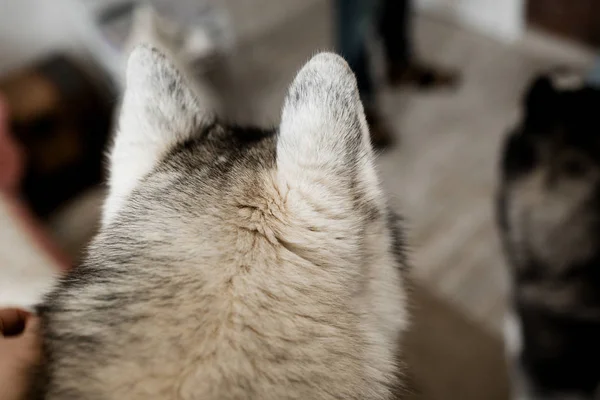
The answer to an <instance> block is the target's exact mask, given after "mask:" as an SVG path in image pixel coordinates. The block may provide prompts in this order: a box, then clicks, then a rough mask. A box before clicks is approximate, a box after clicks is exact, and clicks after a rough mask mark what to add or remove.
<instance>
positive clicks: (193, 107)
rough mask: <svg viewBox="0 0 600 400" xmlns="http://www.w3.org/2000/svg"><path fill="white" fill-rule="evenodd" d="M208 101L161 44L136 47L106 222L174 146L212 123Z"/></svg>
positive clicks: (117, 140) (114, 151) (131, 58)
mask: <svg viewBox="0 0 600 400" xmlns="http://www.w3.org/2000/svg"><path fill="white" fill-rule="evenodd" d="M208 104H209V102H208V99H203V98H201V97H200V92H199V91H197V90H195V89H194V88H193V87H192V86H191V85H190V84H189V83H188V81H187V80H186V79H185V78H184V76H183V75H182V74H181V73H180V72H179V71H178V70H177V68H176V67H175V66H174V64H173V63H172V62H171V61H170V60H168V59H167V57H166V56H164V55H163V54H162V53H160V52H159V51H158V50H157V49H155V48H152V47H149V46H146V45H142V46H138V47H136V48H135V49H134V50H133V51H132V52H131V55H130V56H129V61H128V63H127V78H126V89H125V94H124V97H123V102H122V105H121V112H120V116H119V120H118V131H117V133H116V136H115V140H114V146H113V149H112V152H111V154H110V177H109V194H108V198H107V200H106V203H105V208H104V218H103V222H104V224H106V223H108V222H109V221H110V220H111V219H112V217H113V216H114V215H115V213H117V212H118V211H119V208H120V207H121V204H122V202H123V200H124V199H125V198H126V197H127V196H128V195H129V194H130V193H131V191H132V190H133V189H134V188H135V186H136V185H137V184H138V182H139V181H140V180H141V179H142V178H143V177H144V176H145V175H146V174H148V173H149V172H150V171H151V170H152V168H153V167H154V166H155V165H156V164H157V163H158V162H159V161H160V160H161V158H162V157H163V156H164V155H165V154H166V153H167V152H168V151H169V150H170V149H171V148H173V146H175V145H176V144H178V143H181V142H183V141H185V140H186V139H188V138H189V137H190V136H191V135H193V134H194V133H196V132H198V130H200V129H201V128H202V127H203V126H206V125H208V124H210V123H211V122H212V119H213V117H212V113H211V111H209V107H208Z"/></svg>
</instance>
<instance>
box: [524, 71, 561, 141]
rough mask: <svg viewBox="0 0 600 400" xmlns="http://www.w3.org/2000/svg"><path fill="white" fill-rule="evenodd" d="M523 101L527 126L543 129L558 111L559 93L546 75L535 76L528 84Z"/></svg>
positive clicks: (549, 123)
mask: <svg viewBox="0 0 600 400" xmlns="http://www.w3.org/2000/svg"><path fill="white" fill-rule="evenodd" d="M523 103H524V108H525V123H526V125H527V126H529V127H531V128H534V129H538V128H539V129H543V128H544V127H545V126H546V125H551V124H552V123H553V122H554V121H555V117H556V113H557V112H558V111H559V110H558V107H559V93H558V91H557V90H556V88H555V87H554V84H553V82H552V78H551V77H549V76H547V75H541V76H539V77H537V78H536V79H535V80H534V81H533V83H532V84H531V85H530V86H529V89H528V90H527V93H526V94H525V96H524V100H523ZM538 133H540V132H538Z"/></svg>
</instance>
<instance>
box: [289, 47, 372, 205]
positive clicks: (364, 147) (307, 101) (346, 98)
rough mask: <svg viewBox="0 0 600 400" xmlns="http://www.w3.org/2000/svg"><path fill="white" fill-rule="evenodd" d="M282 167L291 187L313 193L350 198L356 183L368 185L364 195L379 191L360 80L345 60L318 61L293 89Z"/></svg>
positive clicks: (306, 68) (327, 58)
mask: <svg viewBox="0 0 600 400" xmlns="http://www.w3.org/2000/svg"><path fill="white" fill-rule="evenodd" d="M277 168H278V172H279V174H280V175H281V176H282V177H283V178H284V180H285V181H287V182H288V183H289V184H291V185H302V186H304V188H305V189H306V190H309V191H311V192H313V193H314V192H315V190H323V191H324V192H329V193H331V191H336V192H338V193H339V192H340V191H345V192H346V193H347V194H350V191H352V190H353V189H352V187H353V185H354V186H355V184H356V183H358V185H359V186H361V185H362V184H364V185H367V187H365V188H364V189H365V190H361V191H362V192H372V191H373V190H375V191H377V192H378V184H377V178H376V174H375V167H374V155H373V150H372V148H371V143H370V137H369V128H368V125H367V122H366V119H365V113H364V110H363V106H362V103H361V101H360V97H359V93H358V88H357V84H356V79H355V77H354V74H353V73H352V70H351V69H350V67H349V66H348V64H347V63H346V62H345V61H344V59H343V58H341V57H340V56H337V55H335V54H332V53H321V54H318V55H316V56H314V57H313V58H312V59H311V60H310V61H309V62H308V63H307V64H306V65H305V66H304V67H303V68H302V69H301V70H300V72H298V74H297V76H296V78H295V79H294V81H293V83H292V84H291V85H290V88H289V91H288V94H287V97H286V100H285V103H284V107H283V111H282V115H281V125H280V128H279V141H278V146H277ZM355 189H356V188H355ZM323 195H326V194H325V193H323Z"/></svg>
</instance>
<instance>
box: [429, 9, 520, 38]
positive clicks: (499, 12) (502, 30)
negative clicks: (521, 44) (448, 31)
mask: <svg viewBox="0 0 600 400" xmlns="http://www.w3.org/2000/svg"><path fill="white" fill-rule="evenodd" d="M524 2H525V0H417V7H418V8H420V9H424V10H433V11H436V12H440V13H442V14H446V15H449V16H450V17H452V18H454V19H456V20H457V21H458V22H460V23H461V24H464V25H465V26H467V27H470V28H473V29H476V30H478V31H480V32H482V33H484V34H487V35H490V36H493V37H496V38H498V39H500V40H503V41H506V42H512V41H515V40H517V39H519V38H520V37H521V36H522V35H523V33H524V31H525V12H524V7H525V4H524Z"/></svg>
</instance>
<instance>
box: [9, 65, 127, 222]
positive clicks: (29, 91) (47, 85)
mask: <svg viewBox="0 0 600 400" xmlns="http://www.w3.org/2000/svg"><path fill="white" fill-rule="evenodd" d="M106 82H108V81H107V80H106V79H105V78H103V77H102V75H101V74H99V73H98V71H97V70H95V69H94V70H92V68H85V69H84V68H82V67H81V66H79V65H78V64H76V63H75V62H73V61H72V60H70V59H69V58H67V57H65V56H62V55H57V56H53V57H51V58H49V59H46V60H44V61H42V62H40V63H38V64H36V65H35V66H32V67H30V68H27V69H23V70H20V71H17V72H15V73H13V74H11V75H9V76H6V77H5V78H3V79H2V80H0V92H2V93H3V95H4V97H5V99H6V101H7V103H8V109H9V118H10V123H11V127H12V131H13V134H14V135H15V138H16V139H17V141H18V142H19V143H20V145H21V147H22V148H23V150H24V153H25V160H26V168H25V177H24V180H23V183H22V187H21V191H22V195H23V199H24V200H25V201H26V202H27V203H28V205H29V207H30V208H31V209H32V211H33V212H34V213H35V214H36V215H37V216H38V217H42V218H45V217H47V216H48V215H49V214H50V213H52V212H53V211H55V210H57V209H58V208H59V207H60V206H62V205H63V204H64V203H65V202H67V201H69V200H70V199H72V198H73V197H75V196H77V195H78V194H80V193H81V192H83V191H84V190H86V189H88V188H90V187H92V186H94V185H97V184H98V183H100V182H101V180H102V178H103V172H104V168H103V154H104V149H105V147H106V144H107V139H108V135H109V130H110V125H111V114H112V102H113V101H112V99H113V98H114V97H115V95H114V94H113V90H112V88H111V87H110V86H109V85H107V84H106Z"/></svg>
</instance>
